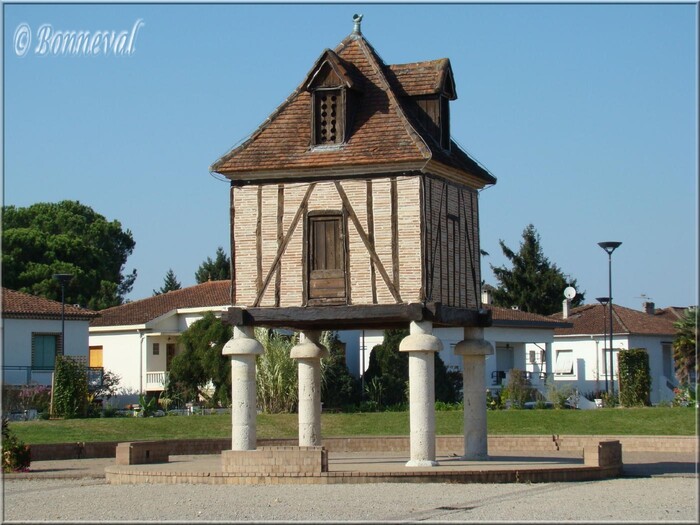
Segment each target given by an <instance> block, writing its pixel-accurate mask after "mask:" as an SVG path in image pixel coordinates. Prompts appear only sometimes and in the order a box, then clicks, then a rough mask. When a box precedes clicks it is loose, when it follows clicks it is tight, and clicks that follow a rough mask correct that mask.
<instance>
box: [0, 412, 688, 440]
mask: <svg viewBox="0 0 700 525" xmlns="http://www.w3.org/2000/svg"><path fill="white" fill-rule="evenodd" d="M696 415H697V411H696V410H694V409H692V408H661V407H657V408H628V409H618V408H611V409H598V410H500V411H489V412H488V433H489V434H559V435H565V434H584V435H593V434H601V435H616V434H625V435H666V436H673V435H676V436H688V435H695V434H696V433H697V426H696ZM321 425H322V434H323V435H324V436H328V437H331V436H360V435H364V436H391V435H408V433H409V428H408V412H373V413H350V414H323V415H322V418H321ZM436 427H437V433H438V434H442V435H447V434H461V433H462V432H463V428H462V427H463V414H462V412H460V411H444V412H443V411H438V412H436ZM10 428H11V429H12V430H13V431H14V432H15V434H16V435H17V437H18V438H19V439H21V440H22V441H24V442H25V443H27V444H38V443H70V442H79V441H85V442H89V441H133V440H143V439H185V438H216V437H229V436H230V435H231V416H230V415H219V416H216V415H211V416H168V417H158V418H145V419H144V418H132V417H129V418H107V419H99V418H98V419H71V420H56V421H27V422H15V423H11V424H10ZM257 430H258V437H259V438H281V437H296V436H297V416H296V414H275V415H270V414H261V415H259V416H258V428H257Z"/></svg>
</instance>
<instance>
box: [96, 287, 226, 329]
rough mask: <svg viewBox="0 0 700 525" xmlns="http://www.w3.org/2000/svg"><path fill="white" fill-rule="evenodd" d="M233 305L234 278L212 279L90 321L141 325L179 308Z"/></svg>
mask: <svg viewBox="0 0 700 525" xmlns="http://www.w3.org/2000/svg"><path fill="white" fill-rule="evenodd" d="M230 304H231V281H230V280H225V281H209V282H206V283H202V284H198V285H196V286H190V287H188V288H183V289H181V290H174V291H172V292H167V293H164V294H161V295H155V296H153V297H149V298H147V299H141V300H139V301H134V302H131V303H127V304H123V305H121V306H115V307H114V308H107V309H106V310H102V311H101V312H100V314H101V316H100V317H99V318H98V319H95V320H94V321H93V322H92V323H90V326H91V327H98V326H129V325H141V324H145V323H147V322H148V321H151V320H153V319H155V318H157V317H160V316H161V315H164V314H166V313H168V312H171V311H173V310H176V309H178V308H206V307H212V308H213V307H217V306H226V305H230Z"/></svg>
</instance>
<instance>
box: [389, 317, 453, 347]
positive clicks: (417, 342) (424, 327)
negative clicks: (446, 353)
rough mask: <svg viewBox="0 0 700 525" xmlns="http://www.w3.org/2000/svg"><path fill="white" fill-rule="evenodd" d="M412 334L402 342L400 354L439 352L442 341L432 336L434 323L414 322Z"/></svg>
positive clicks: (411, 327)
mask: <svg viewBox="0 0 700 525" xmlns="http://www.w3.org/2000/svg"><path fill="white" fill-rule="evenodd" d="M410 330H411V333H410V335H407V336H406V337H404V338H403V339H402V340H401V343H400V344H399V352H439V351H440V350H442V341H440V339H439V338H437V337H435V336H434V335H432V332H433V323H431V322H430V321H420V322H417V321H413V322H411V326H410Z"/></svg>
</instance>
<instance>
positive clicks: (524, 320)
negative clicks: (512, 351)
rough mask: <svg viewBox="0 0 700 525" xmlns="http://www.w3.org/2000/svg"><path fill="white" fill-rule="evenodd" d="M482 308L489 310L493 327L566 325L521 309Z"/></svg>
mask: <svg viewBox="0 0 700 525" xmlns="http://www.w3.org/2000/svg"><path fill="white" fill-rule="evenodd" d="M484 308H487V309H488V310H491V312H492V315H493V326H494V327H499V326H501V327H506V326H513V327H515V326H523V327H527V326H530V327H533V328H556V327H563V326H566V323H567V321H562V320H556V319H552V318H551V317H546V316H544V315H538V314H532V313H530V312H524V311H522V310H513V309H512V308H503V307H500V306H493V305H484Z"/></svg>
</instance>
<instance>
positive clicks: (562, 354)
mask: <svg viewBox="0 0 700 525" xmlns="http://www.w3.org/2000/svg"><path fill="white" fill-rule="evenodd" d="M554 374H555V375H558V376H572V375H574V352H573V350H557V357H556V362H555V364H554Z"/></svg>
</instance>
